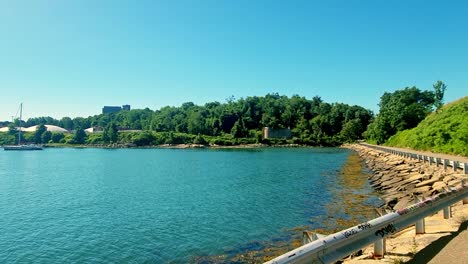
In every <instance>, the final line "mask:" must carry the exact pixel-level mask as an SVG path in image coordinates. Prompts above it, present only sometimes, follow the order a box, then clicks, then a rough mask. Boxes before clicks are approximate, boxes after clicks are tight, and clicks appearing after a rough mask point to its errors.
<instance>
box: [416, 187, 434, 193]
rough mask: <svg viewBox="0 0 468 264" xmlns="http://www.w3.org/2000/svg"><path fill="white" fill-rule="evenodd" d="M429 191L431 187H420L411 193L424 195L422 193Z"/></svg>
mask: <svg viewBox="0 0 468 264" xmlns="http://www.w3.org/2000/svg"><path fill="white" fill-rule="evenodd" d="M430 189H431V186H422V187H419V188H416V189H414V190H413V193H414V194H424V193H427V192H429V190H430Z"/></svg>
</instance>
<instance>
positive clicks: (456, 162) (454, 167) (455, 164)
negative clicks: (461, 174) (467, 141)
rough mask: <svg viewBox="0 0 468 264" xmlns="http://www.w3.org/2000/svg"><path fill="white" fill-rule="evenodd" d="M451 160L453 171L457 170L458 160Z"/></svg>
mask: <svg viewBox="0 0 468 264" xmlns="http://www.w3.org/2000/svg"><path fill="white" fill-rule="evenodd" d="M452 162H453V171H457V169H458V161H456V160H454V161H452Z"/></svg>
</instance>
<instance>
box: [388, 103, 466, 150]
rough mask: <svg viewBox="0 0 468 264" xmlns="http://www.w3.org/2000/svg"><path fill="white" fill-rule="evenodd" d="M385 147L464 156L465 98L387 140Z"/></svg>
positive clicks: (447, 105)
mask: <svg viewBox="0 0 468 264" xmlns="http://www.w3.org/2000/svg"><path fill="white" fill-rule="evenodd" d="M385 145H386V146H393V147H403V148H406V147H407V148H411V149H415V150H426V151H433V152H439V153H448V154H457V155H463V156H468V96H465V97H463V98H461V99H459V100H457V101H454V102H451V103H449V104H446V105H445V106H443V107H442V108H441V109H440V110H439V111H437V112H434V113H432V114H430V115H429V116H428V117H427V118H426V119H424V120H423V121H422V122H421V123H419V125H418V126H417V127H415V128H413V129H409V130H404V131H401V132H399V133H397V134H396V135H394V136H392V137H390V138H389V139H388V141H387V142H386V143H385Z"/></svg>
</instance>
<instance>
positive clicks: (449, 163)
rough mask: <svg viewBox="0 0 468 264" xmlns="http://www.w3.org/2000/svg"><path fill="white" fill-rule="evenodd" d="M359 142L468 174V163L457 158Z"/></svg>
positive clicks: (366, 145)
mask: <svg viewBox="0 0 468 264" xmlns="http://www.w3.org/2000/svg"><path fill="white" fill-rule="evenodd" d="M359 144H360V145H363V146H365V147H368V148H372V149H376V150H379V151H383V152H387V153H391V154H394V155H398V156H401V157H405V158H410V159H416V160H419V161H422V162H427V163H429V164H430V165H432V164H435V165H436V166H439V165H443V166H444V169H447V167H452V168H453V170H454V171H456V170H457V169H462V170H463V172H464V173H465V174H468V163H464V162H461V161H458V160H449V159H442V158H440V157H436V156H428V155H421V154H417V153H412V152H406V151H399V150H394V149H390V148H386V147H382V146H377V145H371V144H367V143H359Z"/></svg>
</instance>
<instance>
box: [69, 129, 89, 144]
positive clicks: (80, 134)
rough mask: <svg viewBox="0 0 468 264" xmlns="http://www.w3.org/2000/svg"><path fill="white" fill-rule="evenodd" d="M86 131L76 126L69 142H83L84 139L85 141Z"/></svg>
mask: <svg viewBox="0 0 468 264" xmlns="http://www.w3.org/2000/svg"><path fill="white" fill-rule="evenodd" d="M86 137H87V135H86V133H85V131H84V130H83V129H82V128H80V127H78V128H77V129H76V131H75V133H74V134H73V137H72V140H71V142H70V143H71V144H84V143H85V141H86Z"/></svg>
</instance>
